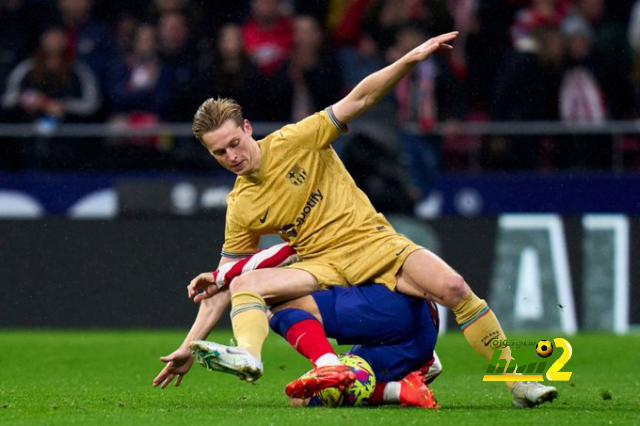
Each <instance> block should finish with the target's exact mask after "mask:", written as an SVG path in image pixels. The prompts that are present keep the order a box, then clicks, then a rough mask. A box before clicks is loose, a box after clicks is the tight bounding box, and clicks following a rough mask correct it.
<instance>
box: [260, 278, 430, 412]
mask: <svg viewBox="0 0 640 426" xmlns="http://www.w3.org/2000/svg"><path fill="white" fill-rule="evenodd" d="M381 306H384V307H385V310H384V313H382V312H381V310H380V307H381ZM430 308H431V307H430V306H429V304H428V303H427V302H425V301H423V300H421V299H414V298H410V297H408V296H404V295H401V294H398V293H394V292H391V291H389V290H388V289H387V288H385V287H384V286H381V285H378V284H368V285H360V286H358V287H349V288H342V287H332V288H330V289H328V290H324V291H320V292H317V293H314V294H312V295H311V296H306V297H303V298H300V299H297V300H293V301H290V302H287V303H285V304H284V305H280V306H278V307H277V308H274V309H273V311H274V314H273V316H272V317H271V320H270V323H271V327H272V329H273V330H274V331H275V332H277V333H278V334H280V335H281V336H283V337H285V338H286V340H287V341H288V342H289V343H290V344H291V345H292V346H293V347H294V349H296V350H297V351H298V352H300V353H301V354H302V355H304V356H306V357H307V358H309V359H310V360H311V362H312V363H313V364H315V363H316V360H318V359H321V357H322V356H323V355H322V351H321V350H319V349H318V348H316V347H314V346H315V345H313V342H314V341H323V342H326V336H327V335H328V336H329V337H332V338H335V339H336V340H337V341H338V343H340V344H354V343H355V344H357V345H356V346H354V347H353V348H352V349H351V350H350V351H349V353H351V354H354V355H357V356H360V357H361V358H363V359H364V360H365V361H367V362H368V363H369V364H370V366H371V367H372V369H373V372H374V374H375V376H376V387H375V391H374V393H373V396H372V397H371V400H370V401H369V405H379V404H383V403H384V404H389V403H398V404H402V405H404V406H412V407H422V408H435V407H436V404H435V400H434V398H433V395H432V393H431V390H430V389H429V388H428V386H427V385H426V384H425V376H424V374H423V372H421V371H420V369H421V368H423V367H424V369H425V372H427V373H428V374H430V377H429V379H428V380H429V381H432V380H433V379H434V378H435V377H436V376H437V375H438V374H439V373H440V372H441V371H442V367H441V365H440V362H439V360H437V358H434V355H435V352H434V350H433V349H434V346H435V341H436V337H437V326H436V322H437V313H436V312H435V307H433V310H431V309H430ZM400 312H402V313H403V315H397V314H399V313H400ZM312 329H313V330H314V331H313V334H312V335H308V334H306V333H308V331H304V330H312ZM323 330H324V331H326V335H325V333H324V331H323ZM303 331H304V332H303ZM327 345H328V343H327ZM324 351H325V352H331V353H333V349H332V348H331V347H326V348H325V349H324ZM434 361H436V362H434ZM414 370H415V371H414ZM316 371H317V369H314V370H312V371H310V372H309V373H307V374H304V375H303V376H302V377H300V378H299V379H296V380H294V381H293V382H291V383H289V385H287V387H286V390H285V392H286V393H287V395H288V396H289V397H290V398H292V399H308V398H311V397H314V396H315V395H316V394H317V393H318V392H319V391H320V390H322V389H324V388H325V387H327V386H331V385H330V384H328V383H324V382H323V381H322V380H318V378H317V376H316ZM310 402H311V405H317V398H316V399H315V400H314V399H313V398H312V399H311V400H310Z"/></svg>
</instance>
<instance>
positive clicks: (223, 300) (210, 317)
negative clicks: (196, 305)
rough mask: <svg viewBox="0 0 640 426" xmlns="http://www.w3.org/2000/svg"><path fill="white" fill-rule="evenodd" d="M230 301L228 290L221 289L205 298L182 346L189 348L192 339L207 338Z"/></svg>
mask: <svg viewBox="0 0 640 426" xmlns="http://www.w3.org/2000/svg"><path fill="white" fill-rule="evenodd" d="M229 301H230V296H229V292H228V291H220V292H218V293H217V294H215V295H214V296H212V297H210V298H208V299H204V300H203V301H202V302H201V303H200V309H199V310H198V315H197V316H196V319H195V321H194V322H193V325H192V326H191V329H190V330H189V333H187V337H185V339H184V341H183V342H182V345H181V346H180V347H182V348H188V347H189V343H191V342H192V341H194V340H203V339H205V338H206V337H207V336H208V335H209V333H210V332H211V330H213V327H215V326H216V324H217V323H218V321H219V320H220V317H221V316H222V314H223V313H224V311H225V309H226V307H227V306H228V305H229Z"/></svg>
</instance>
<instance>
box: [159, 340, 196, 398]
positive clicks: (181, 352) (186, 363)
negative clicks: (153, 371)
mask: <svg viewBox="0 0 640 426" xmlns="http://www.w3.org/2000/svg"><path fill="white" fill-rule="evenodd" d="M160 361H162V362H166V363H167V365H165V366H164V368H163V369H162V371H160V373H159V374H158V375H157V376H156V378H155V379H153V387H158V386H159V385H161V387H162V389H164V388H166V387H167V386H169V384H170V383H171V382H172V381H173V379H174V378H176V377H177V379H176V383H175V385H174V386H176V387H177V386H180V382H182V378H183V377H184V375H185V374H187V373H188V372H189V369H190V368H191V365H192V364H193V357H192V356H191V353H189V349H186V348H182V347H180V348H178V349H176V350H175V351H173V352H172V353H170V354H169V355H167V356H163V357H161V358H160Z"/></svg>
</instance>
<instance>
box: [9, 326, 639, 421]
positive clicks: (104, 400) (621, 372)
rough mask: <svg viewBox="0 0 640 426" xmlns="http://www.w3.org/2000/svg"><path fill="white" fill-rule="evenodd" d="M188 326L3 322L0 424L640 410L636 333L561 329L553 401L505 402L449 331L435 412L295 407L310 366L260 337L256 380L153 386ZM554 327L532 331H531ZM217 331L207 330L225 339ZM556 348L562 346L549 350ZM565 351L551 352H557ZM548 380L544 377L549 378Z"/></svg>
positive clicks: (568, 416) (634, 416)
mask: <svg viewBox="0 0 640 426" xmlns="http://www.w3.org/2000/svg"><path fill="white" fill-rule="evenodd" d="M183 335H184V333H183V332H176V331H170V332H161V331H114V332H107V331H86V332H85V331H64V332H58V331H28V330H15V331H2V332H0V424H23V425H27V424H28V425H32V424H65V425H66V424H74V423H75V424H135V425H142V424H153V425H161V424H167V425H172V426H176V425H182V424H194V423H199V424H216V425H221V424H230V425H244V424H251V425H267V424H275V425H279V424H291V425H294V424H295V425H304V424H309V425H310V424H313V425H317V424H336V425H338V424H339V425H341V426H342V425H358V426H361V425H364V424H366V425H368V424H403V425H409V424H425V422H434V424H435V422H437V423H438V424H465V425H466V424H482V425H488V424H498V423H499V424H520V423H525V424H554V425H555V424H592V423H597V424H632V423H638V422H639V421H640V417H638V412H640V377H638V374H637V368H636V366H637V359H638V358H637V357H638V355H637V354H638V353H640V336H637V335H631V336H627V337H616V336H611V335H604V334H603V335H600V334H597V335H586V334H580V335H578V336H574V337H571V338H568V340H569V342H571V344H572V346H573V356H572V358H571V360H570V361H569V362H568V364H567V365H566V367H565V368H564V369H563V370H562V371H572V372H573V375H572V376H571V380H570V381H569V382H554V383H553V384H554V386H556V387H557V388H558V391H559V397H558V399H557V400H556V401H555V402H553V403H552V404H546V405H544V406H541V407H538V408H535V409H530V410H517V409H513V408H511V406H510V405H511V397H510V393H509V392H508V391H507V390H506V388H505V387H504V385H503V384H502V383H489V382H482V376H483V374H484V371H485V370H486V368H487V362H485V361H484V360H482V359H481V358H480V357H479V356H477V355H476V354H475V353H473V352H472V351H471V350H470V349H469V348H468V347H467V343H466V341H464V340H463V338H462V337H461V336H460V335H459V334H456V333H452V334H447V335H444V336H441V338H440V339H439V341H438V353H439V354H440V357H441V359H442V362H443V364H444V373H443V374H442V375H441V376H440V377H439V378H438V379H437V380H436V382H435V383H434V384H433V386H432V387H433V389H434V392H435V394H436V397H437V398H438V401H439V403H440V405H441V406H442V407H443V408H442V409H441V410H421V409H407V408H401V407H398V406H386V407H376V408H339V409H329V408H292V407H289V406H288V400H287V398H286V396H285V394H284V391H283V389H284V386H285V385H286V383H288V382H289V381H290V380H292V379H294V378H296V377H298V376H299V375H300V374H302V373H303V372H305V371H306V370H308V369H309V365H308V364H307V361H306V360H304V359H303V358H302V357H301V356H300V355H298V354H296V353H294V352H293V350H292V349H291V348H289V347H288V345H287V343H286V342H284V340H282V339H280V338H279V337H277V336H274V335H271V336H270V337H269V340H268V341H267V343H266V344H265V349H264V353H265V355H264V361H265V362H266V368H267V370H266V372H265V375H264V376H263V378H262V379H260V380H259V381H258V382H257V383H256V384H255V385H249V384H246V383H244V382H240V381H239V380H238V379H237V378H235V377H233V376H229V375H225V374H220V373H212V372H209V371H206V370H204V369H203V368H202V367H200V366H199V365H194V366H193V368H192V370H191V372H190V373H189V374H188V375H187V376H186V377H185V378H184V380H183V382H182V384H181V385H180V387H178V388H174V387H173V385H171V386H170V387H169V388H167V389H165V390H164V391H163V390H161V389H159V388H158V389H155V388H153V387H152V386H151V381H152V379H153V377H155V375H156V374H157V373H158V372H159V371H160V369H161V367H162V363H161V362H160V361H159V360H158V358H159V357H160V356H161V355H165V354H168V353H169V352H171V351H172V350H173V349H174V348H175V346H176V345H177V344H178V343H179V342H180V341H181V339H182V337H183ZM556 335H557V336H561V333H529V334H527V335H524V334H523V335H521V336H515V335H514V336H513V337H514V339H516V340H517V339H518V338H519V337H522V338H524V337H525V336H526V337H527V338H528V340H531V339H532V338H546V339H551V338H553V337H557V336H556ZM230 337H231V332H230V331H226V330H222V331H216V332H215V333H213V334H212V335H211V336H210V338H211V340H216V341H219V342H223V343H224V342H228V341H229V338H230ZM556 352H557V353H556ZM560 352H561V351H559V350H558V351H554V354H553V355H552V356H551V357H550V358H549V360H555V359H556V358H557V357H558V356H559V353H560ZM546 383H549V382H546Z"/></svg>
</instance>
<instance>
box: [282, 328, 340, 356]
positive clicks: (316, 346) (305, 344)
mask: <svg viewBox="0 0 640 426" xmlns="http://www.w3.org/2000/svg"><path fill="white" fill-rule="evenodd" d="M286 339H287V342H289V344H290V345H291V346H293V349H295V350H296V351H298V352H299V353H300V354H301V355H303V356H304V357H306V358H309V360H310V361H311V362H312V363H313V365H314V367H315V365H316V361H317V360H318V358H320V357H321V356H322V355H325V354H329V353H330V354H335V353H336V352H335V351H334V350H333V348H332V347H331V345H330V344H329V341H328V340H327V336H326V335H325V334H324V329H323V328H322V324H320V322H319V321H318V320H315V319H306V320H304V321H300V322H298V323H295V324H294V325H292V326H291V327H289V330H287V334H286Z"/></svg>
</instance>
